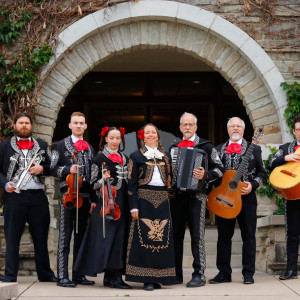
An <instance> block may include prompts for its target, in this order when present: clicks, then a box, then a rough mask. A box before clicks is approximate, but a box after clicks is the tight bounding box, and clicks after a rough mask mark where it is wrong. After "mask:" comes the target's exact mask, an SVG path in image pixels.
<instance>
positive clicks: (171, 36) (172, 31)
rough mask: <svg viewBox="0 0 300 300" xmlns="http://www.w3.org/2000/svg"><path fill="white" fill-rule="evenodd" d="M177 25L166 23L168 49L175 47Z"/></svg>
mask: <svg viewBox="0 0 300 300" xmlns="http://www.w3.org/2000/svg"><path fill="white" fill-rule="evenodd" d="M178 30H179V29H178V25H177V24H174V23H168V37H167V45H168V46H169V47H176V45H177V38H178Z"/></svg>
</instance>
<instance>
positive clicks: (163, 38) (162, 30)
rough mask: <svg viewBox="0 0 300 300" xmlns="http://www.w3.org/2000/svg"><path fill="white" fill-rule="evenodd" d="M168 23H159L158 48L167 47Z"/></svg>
mask: <svg viewBox="0 0 300 300" xmlns="http://www.w3.org/2000/svg"><path fill="white" fill-rule="evenodd" d="M167 34H168V23H167V22H160V23H159V47H160V48H164V47H166V46H167Z"/></svg>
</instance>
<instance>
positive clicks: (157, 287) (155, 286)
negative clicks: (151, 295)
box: [152, 283, 161, 290]
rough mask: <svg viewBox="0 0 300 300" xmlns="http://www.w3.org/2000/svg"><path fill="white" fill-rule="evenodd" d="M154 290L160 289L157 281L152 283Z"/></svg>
mask: <svg viewBox="0 0 300 300" xmlns="http://www.w3.org/2000/svg"><path fill="white" fill-rule="evenodd" d="M152 284H153V286H154V288H155V289H156V290H158V289H161V285H160V284H159V283H152Z"/></svg>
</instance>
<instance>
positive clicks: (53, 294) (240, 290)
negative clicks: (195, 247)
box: [15, 269, 300, 300]
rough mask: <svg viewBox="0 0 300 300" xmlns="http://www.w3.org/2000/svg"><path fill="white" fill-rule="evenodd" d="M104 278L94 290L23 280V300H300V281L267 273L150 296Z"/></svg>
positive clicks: (175, 288) (136, 286)
mask: <svg viewBox="0 0 300 300" xmlns="http://www.w3.org/2000/svg"><path fill="white" fill-rule="evenodd" d="M190 274H191V270H188V269H186V270H185V276H184V283H186V282H187V281H188V280H189V279H190ZM215 274H216V270H212V269H209V270H207V271H206V276H207V278H208V279H209V278H212V277H213V276H214V275H215ZM102 279H103V276H102V275H99V277H97V278H96V284H95V285H94V286H92V287H91V286H89V287H87V286H81V285H79V286H77V287H76V288H62V287H58V286H56V285H55V284H53V283H42V282H38V281H37V280H36V278H34V277H20V278H19V296H18V297H17V298H15V299H20V300H40V299H41V300H69V299H80V300H94V299H101V300H102V299H104V300H105V299H120V298H121V297H131V298H134V299H141V300H144V299H147V300H151V299H165V300H169V299H170V300H177V299H184V300H189V299H193V300H194V299H208V300H219V299H226V300H243V299H246V300H249V299H255V300H273V299H274V300H275V299H276V300H285V299H286V300H294V299H300V279H293V280H288V281H279V280H278V276H272V275H268V274H266V273H256V274H255V284H253V285H245V284H243V283H242V276H241V273H240V270H234V273H233V278H232V279H233V282H232V283H224V284H218V285H213V284H206V285H205V286H204V287H200V288H186V287H185V284H181V285H174V286H169V287H163V288H162V289H160V290H155V291H152V292H146V291H144V290H143V289H142V284H136V283H133V284H131V285H132V286H133V287H134V289H132V290H119V289H112V288H107V287H106V288H103V287H102Z"/></svg>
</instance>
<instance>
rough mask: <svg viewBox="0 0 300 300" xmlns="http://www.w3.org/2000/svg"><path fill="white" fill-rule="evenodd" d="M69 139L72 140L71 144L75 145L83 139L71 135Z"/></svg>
mask: <svg viewBox="0 0 300 300" xmlns="http://www.w3.org/2000/svg"><path fill="white" fill-rule="evenodd" d="M71 139H72V142H73V144H75V143H76V142H77V141H79V140H83V138H78V137H77V136H75V135H73V134H72V135H71Z"/></svg>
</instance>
